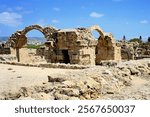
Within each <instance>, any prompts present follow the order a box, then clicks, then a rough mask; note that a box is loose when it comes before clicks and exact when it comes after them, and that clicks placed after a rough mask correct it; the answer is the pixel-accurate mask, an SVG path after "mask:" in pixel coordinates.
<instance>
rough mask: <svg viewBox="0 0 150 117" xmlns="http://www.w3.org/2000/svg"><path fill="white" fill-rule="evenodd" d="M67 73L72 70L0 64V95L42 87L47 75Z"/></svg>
mask: <svg viewBox="0 0 150 117" xmlns="http://www.w3.org/2000/svg"><path fill="white" fill-rule="evenodd" d="M68 71H73V70H67V69H57V68H55V69H52V68H37V67H26V66H14V65H6V64H0V94H1V93H2V92H4V91H9V92H10V91H15V90H18V89H19V88H20V87H23V86H25V87H30V86H34V85H42V83H43V82H47V81H48V78H47V76H48V75H55V74H60V73H61V74H66V73H67V72H68Z"/></svg>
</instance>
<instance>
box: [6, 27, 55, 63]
mask: <svg viewBox="0 0 150 117" xmlns="http://www.w3.org/2000/svg"><path fill="white" fill-rule="evenodd" d="M33 29H35V30H38V31H40V32H41V33H43V35H44V37H45V38H46V39H47V40H49V41H52V42H54V39H53V38H54V36H53V35H54V32H56V31H57V30H56V29H55V28H53V27H45V28H43V27H41V26H39V25H30V26H28V27H25V28H24V29H23V30H21V31H16V32H15V33H13V34H12V35H11V36H10V38H9V39H8V41H7V42H6V43H7V45H9V46H11V47H13V48H14V49H16V56H17V58H18V61H20V58H19V49H20V48H22V47H23V46H24V45H25V44H26V43H27V37H26V34H27V33H28V32H29V31H31V30H33Z"/></svg>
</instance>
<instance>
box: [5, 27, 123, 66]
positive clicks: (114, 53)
mask: <svg viewBox="0 0 150 117" xmlns="http://www.w3.org/2000/svg"><path fill="white" fill-rule="evenodd" d="M33 29H35V30H39V31H40V32H42V33H43V35H44V37H45V38H46V39H47V40H46V41H45V46H46V47H42V48H40V49H38V50H37V54H38V55H40V56H44V57H45V59H46V60H47V61H48V62H51V63H70V64H80V65H95V64H99V63H100V61H102V60H121V47H120V46H119V45H117V43H116V42H115V39H114V38H113V36H112V34H107V33H105V32H103V30H102V29H101V28H100V27H99V26H92V27H89V28H76V29H63V30H61V29H55V28H53V27H45V28H42V27H41V26H39V25H31V26H29V27H26V28H25V29H24V30H22V31H17V32H15V33H14V34H12V36H11V37H10V39H9V40H8V42H7V44H8V45H10V46H12V47H13V48H15V49H16V50H17V51H16V53H17V56H18V59H19V49H20V48H21V47H23V46H24V45H25V44H26V43H27V37H26V34H27V33H28V32H29V31H31V30H33ZM93 30H96V31H97V32H98V33H99V34H100V37H99V38H98V40H97V39H95V37H94V36H93V35H92V31H93Z"/></svg>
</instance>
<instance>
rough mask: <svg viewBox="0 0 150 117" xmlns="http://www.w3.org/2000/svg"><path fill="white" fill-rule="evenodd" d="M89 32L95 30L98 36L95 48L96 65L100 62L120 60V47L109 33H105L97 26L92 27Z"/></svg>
mask: <svg viewBox="0 0 150 117" xmlns="http://www.w3.org/2000/svg"><path fill="white" fill-rule="evenodd" d="M90 30H91V31H92V30H96V31H97V32H98V33H99V34H100V37H99V38H98V44H97V46H96V64H99V63H100V62H101V61H102V60H121V47H120V46H119V45H117V43H116V42H115V39H114V38H113V35H112V34H111V33H108V34H107V33H105V32H104V31H103V30H102V29H101V28H100V27H99V26H92V27H91V28H90Z"/></svg>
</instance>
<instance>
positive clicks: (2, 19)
mask: <svg viewBox="0 0 150 117" xmlns="http://www.w3.org/2000/svg"><path fill="white" fill-rule="evenodd" d="M21 20H22V15H20V14H18V13H14V12H1V13H0V24H4V25H7V26H19V25H21V24H22V22H21Z"/></svg>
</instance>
